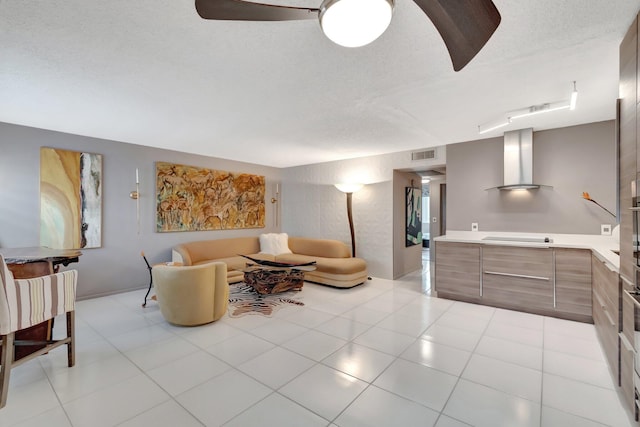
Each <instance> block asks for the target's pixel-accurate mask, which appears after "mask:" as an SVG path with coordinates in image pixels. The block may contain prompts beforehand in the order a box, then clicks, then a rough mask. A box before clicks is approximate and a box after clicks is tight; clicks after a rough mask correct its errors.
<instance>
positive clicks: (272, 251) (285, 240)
mask: <svg viewBox="0 0 640 427" xmlns="http://www.w3.org/2000/svg"><path fill="white" fill-rule="evenodd" d="M260 253H261V254H269V255H274V256H275V255H280V254H290V253H291V250H290V249H289V236H288V235H287V233H267V234H261V235H260Z"/></svg>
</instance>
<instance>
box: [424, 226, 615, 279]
mask: <svg viewBox="0 0 640 427" xmlns="http://www.w3.org/2000/svg"><path fill="white" fill-rule="evenodd" d="M485 237H499V238H523V239H525V240H526V239H542V240H544V238H545V237H548V238H549V239H550V242H549V243H545V242H542V241H541V242H531V241H503V240H483V239H484V238H485ZM434 240H435V241H436V242H460V243H482V244H484V245H502V246H526V247H532V248H577V249H591V250H592V251H593V253H594V254H595V255H596V257H598V258H599V259H601V260H602V261H604V262H605V263H607V264H609V265H610V266H611V267H614V268H615V270H616V271H619V269H620V257H619V256H618V255H617V254H616V253H614V252H613V251H614V250H615V251H618V250H620V243H618V241H616V239H614V238H613V237H612V236H600V235H595V234H552V233H548V234H545V233H516V232H504V231H457V230H448V231H447V234H446V235H444V236H440V237H436V238H435V239H434Z"/></svg>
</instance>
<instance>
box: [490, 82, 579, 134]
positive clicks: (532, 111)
mask: <svg viewBox="0 0 640 427" xmlns="http://www.w3.org/2000/svg"><path fill="white" fill-rule="evenodd" d="M577 100H578V91H577V89H576V82H575V81H574V82H573V92H571V98H570V99H569V100H566V101H560V102H545V103H544V104H540V105H532V106H530V107H527V108H521V109H520V110H514V111H509V112H508V113H506V114H505V117H506V118H505V119H500V120H496V121H493V122H489V123H484V124H481V125H479V126H478V133H480V134H483V133H487V132H491V131H492V130H496V129H499V128H501V127H504V126H507V125H508V124H510V123H511V122H512V121H513V120H517V119H520V118H522V117H528V116H533V115H536V114H541V113H550V112H552V111H558V110H575V109H576V102H577Z"/></svg>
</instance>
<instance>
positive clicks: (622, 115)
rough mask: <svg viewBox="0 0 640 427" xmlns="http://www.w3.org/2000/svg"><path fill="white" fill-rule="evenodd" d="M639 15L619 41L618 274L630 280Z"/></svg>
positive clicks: (631, 272)
mask: <svg viewBox="0 0 640 427" xmlns="http://www.w3.org/2000/svg"><path fill="white" fill-rule="evenodd" d="M637 64H638V18H637V17H636V20H635V21H634V23H633V24H632V25H631V27H630V28H629V31H628V32H627V34H626V36H625V37H624V39H623V40H622V43H621V44H620V89H619V92H620V104H619V109H620V110H619V117H618V121H617V123H618V139H619V144H620V147H619V151H618V156H619V163H620V167H619V177H618V185H619V188H620V194H619V196H620V274H621V275H622V276H624V277H627V278H629V279H632V278H633V277H634V272H633V268H634V267H633V265H634V259H633V214H632V212H631V211H630V210H629V208H631V207H632V198H633V197H635V194H634V191H635V185H634V184H633V183H634V182H635V180H636V170H637V164H638V162H637V156H638V154H639V152H640V151H639V150H638V149H637V145H638V139H637V120H638V117H637V113H636V111H637V108H636V105H637V101H638V99H640V97H638V93H637V91H638V73H637V68H638V65H637Z"/></svg>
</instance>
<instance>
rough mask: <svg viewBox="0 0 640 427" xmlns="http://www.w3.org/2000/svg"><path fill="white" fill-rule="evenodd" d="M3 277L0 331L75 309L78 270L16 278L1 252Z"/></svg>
mask: <svg viewBox="0 0 640 427" xmlns="http://www.w3.org/2000/svg"><path fill="white" fill-rule="evenodd" d="M0 281H1V283H0V285H1V286H0V335H6V334H9V333H11V332H15V331H17V330H20V329H25V328H28V327H30V326H33V325H37V324H38V323H42V322H44V321H45V320H49V319H52V318H54V317H56V316H58V315H60V314H64V313H66V312H69V311H73V310H74V309H75V300H76V286H77V282H78V272H77V271H76V270H67V271H63V272H60V273H56V274H51V275H47V276H41V277H34V278H32V279H14V278H13V274H11V272H10V271H9V268H8V267H7V264H6V263H5V261H4V258H2V256H1V255H0Z"/></svg>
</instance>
